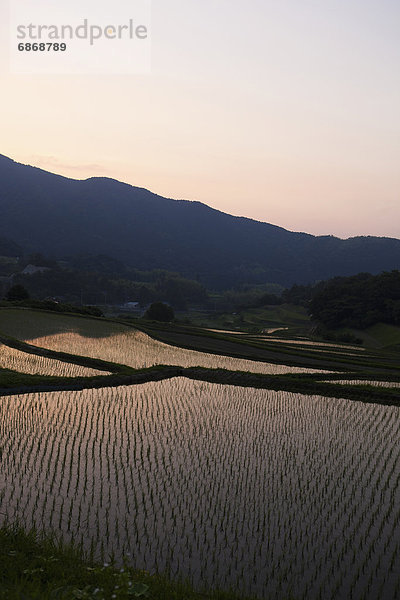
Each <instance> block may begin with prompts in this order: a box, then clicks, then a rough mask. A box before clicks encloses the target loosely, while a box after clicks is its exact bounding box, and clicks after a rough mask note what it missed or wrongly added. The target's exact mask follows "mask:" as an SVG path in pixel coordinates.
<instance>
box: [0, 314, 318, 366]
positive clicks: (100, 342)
mask: <svg viewBox="0 0 400 600" xmlns="http://www.w3.org/2000/svg"><path fill="white" fill-rule="evenodd" d="M6 312H8V313H9V318H8V320H7V319H6V318H4V315H5V313H6ZM0 331H1V332H3V333H5V334H6V335H10V336H13V337H16V338H18V339H22V340H25V341H29V343H30V344H33V345H35V346H39V347H41V348H47V349H50V350H57V351H61V352H68V353H71V354H78V355H80V356H88V357H91V358H100V359H102V360H105V361H110V362H116V363H120V364H125V365H128V366H130V367H134V368H138V369H139V368H144V367H151V366H153V365H162V364H164V365H176V366H181V367H206V368H213V369H215V368H221V369H229V370H231V371H249V372H251V373H265V374H284V373H327V372H329V371H323V370H318V369H308V368H302V367H290V366H287V365H276V364H272V363H265V362H258V361H253V360H245V359H239V358H231V357H229V356H217V355H215V354H206V353H203V352H197V351H195V350H186V349H184V348H177V347H175V346H169V345H168V344H164V343H162V342H159V341H157V340H154V339H152V338H151V337H149V336H148V335H146V334H145V333H142V332H141V331H136V330H134V329H132V328H130V327H125V326H124V325H119V324H113V323H107V322H102V321H96V320H93V319H80V318H74V317H69V316H62V315H61V316H60V315H51V314H50V315H49V314H47V313H45V314H44V315H40V314H39V316H38V317H37V313H34V316H32V313H30V311H15V310H14V311H0Z"/></svg>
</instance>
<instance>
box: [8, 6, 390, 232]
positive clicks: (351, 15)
mask: <svg viewBox="0 0 400 600" xmlns="http://www.w3.org/2000/svg"><path fill="white" fill-rule="evenodd" d="M11 1H14V0H11ZM127 1H128V0H127ZM84 3H85V0H82V4H83V5H84ZM37 4H40V0H37ZM105 4H107V5H110V3H108V2H107V3H105ZM0 13H1V14H0V17H1V30H0V32H1V45H0V85H1V109H2V110H1V114H0V131H1V146H0V154H4V155H6V156H9V157H11V158H13V159H14V160H17V161H19V162H23V163H28V164H32V165H35V166H38V167H41V168H43V169H46V170H49V171H52V172H56V173H60V174H62V175H66V176H68V177H73V178H79V179H81V178H86V177H91V176H107V177H113V178H115V179H119V180H122V181H125V182H127V183H130V184H132V185H136V186H140V187H146V188H148V189H151V190H152V191H154V192H156V193H158V194H161V195H163V196H168V197H172V198H184V199H188V200H199V201H201V202H204V203H206V204H208V205H210V206H212V207H214V208H217V209H220V210H223V211H225V212H229V213H231V214H235V215H241V216H248V217H252V218H255V219H258V220H261V221H267V222H269V223H274V224H276V225H280V226H282V227H285V228H287V229H290V230H296V231H306V232H309V233H313V234H334V235H337V236H339V237H349V236H353V235H380V236H391V237H397V238H400V108H399V107H400V42H399V30H400V4H399V2H398V0H380V1H375V0H274V1H269V0H252V1H250V2H246V3H245V2H238V1H237V0H229V1H228V0H202V1H201V2H199V0H196V1H195V0H181V1H179V0H169V1H168V2H165V0H164V1H161V0H153V3H152V24H151V38H152V69H151V72H150V73H149V74H146V75H94V74H88V75H79V76H78V75H47V76H44V75H33V74H32V75H15V74H13V73H12V72H10V70H9V66H8V56H7V54H8V41H7V40H8V36H9V31H8V17H7V11H6V7H5V6H3V5H2V8H1V9H0Z"/></svg>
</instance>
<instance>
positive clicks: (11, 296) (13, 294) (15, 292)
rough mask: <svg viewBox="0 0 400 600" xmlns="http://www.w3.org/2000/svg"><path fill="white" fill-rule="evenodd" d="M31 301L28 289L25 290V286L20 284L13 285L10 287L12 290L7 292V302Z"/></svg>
mask: <svg viewBox="0 0 400 600" xmlns="http://www.w3.org/2000/svg"><path fill="white" fill-rule="evenodd" d="M28 299H29V292H28V290H27V289H26V288H24V286H23V285H20V284H19V283H17V284H15V285H13V286H12V287H10V289H9V290H8V292H7V295H6V300H10V301H13V300H28Z"/></svg>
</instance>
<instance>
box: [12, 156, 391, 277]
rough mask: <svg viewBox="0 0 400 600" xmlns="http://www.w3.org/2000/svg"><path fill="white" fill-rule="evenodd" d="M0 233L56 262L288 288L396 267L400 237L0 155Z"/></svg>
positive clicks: (28, 249)
mask: <svg viewBox="0 0 400 600" xmlns="http://www.w3.org/2000/svg"><path fill="white" fill-rule="evenodd" d="M0 211H1V215H2V219H1V221H0V236H2V237H7V238H8V239H11V240H13V241H14V242H15V243H16V244H18V245H19V246H22V247H23V248H25V249H26V250H27V251H32V252H42V253H44V254H46V255H49V256H53V257H56V258H62V257H63V256H67V255H68V256H72V255H77V254H107V255H109V256H112V257H114V258H117V259H119V260H122V261H123V262H125V263H126V264H130V265H132V266H136V267H137V268H140V269H152V268H164V269H168V270H174V271H178V272H180V273H182V274H183V275H185V276H190V277H197V278H199V279H200V280H202V281H203V282H204V283H206V284H207V285H209V286H211V287H219V286H223V287H228V286H232V285H238V284H243V283H249V284H251V283H252V284H254V283H263V282H265V281H269V282H274V283H280V284H282V285H291V284H293V283H309V282H313V281H316V280H320V279H326V278H329V277H332V276H335V275H352V274H355V273H356V272H360V271H368V272H372V273H377V272H380V271H382V270H392V269H396V268H399V265H400V240H398V239H396V238H389V237H375V236H356V237H353V238H347V239H345V240H343V239H341V238H337V237H335V236H331V235H324V236H314V235H312V234H309V233H304V232H291V231H289V230H287V229H285V228H283V227H280V226H278V225H272V224H270V223H264V222H262V221H257V220H255V219H250V218H248V217H239V216H234V215H229V214H228V213H224V212H222V211H220V210H218V209H215V208H212V207H209V206H207V205H206V204H203V203H202V202H199V201H191V200H183V199H180V200H175V199H172V198H164V197H163V196H160V195H158V194H154V193H153V192H151V191H149V190H147V189H145V188H142V187H135V186H132V185H130V184H128V183H124V182H120V181H118V180H116V179H112V178H108V177H90V178H88V179H84V180H77V179H72V178H68V177H64V176H63V175H57V174H54V173H50V172H48V171H45V170H43V169H39V168H37V167H32V166H29V165H22V164H20V163H18V162H16V161H13V160H12V159H10V158H8V157H6V156H4V155H0Z"/></svg>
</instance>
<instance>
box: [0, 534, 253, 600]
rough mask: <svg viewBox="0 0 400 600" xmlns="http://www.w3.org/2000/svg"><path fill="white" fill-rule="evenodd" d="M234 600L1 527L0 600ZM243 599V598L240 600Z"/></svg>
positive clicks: (227, 596)
mask: <svg viewBox="0 0 400 600" xmlns="http://www.w3.org/2000/svg"><path fill="white" fill-rule="evenodd" d="M133 598H143V599H145V598H148V600H172V599H175V600H207V599H209V600H238V598H239V597H238V596H237V595H235V594H234V593H230V592H222V591H221V592H219V591H214V592H205V593H199V592H196V591H194V590H193V588H192V587H191V586H190V585H189V584H185V583H179V582H173V581H172V580H171V579H169V578H168V577H167V576H161V575H150V574H149V573H147V572H145V571H139V570H135V569H133V568H130V567H128V566H125V567H124V568H123V569H120V568H117V567H115V566H114V565H112V564H111V565H107V566H105V565H101V564H98V563H95V562H94V561H93V560H88V559H87V558H85V557H84V555H83V554H82V552H81V551H80V550H79V549H78V548H76V547H74V546H72V545H65V544H62V543H59V542H57V541H55V540H54V539H52V538H49V537H44V536H41V535H39V534H38V533H36V532H35V531H31V532H29V533H27V532H25V531H24V530H23V529H22V528H20V527H16V526H3V527H2V528H0V600H55V599H59V600H77V599H85V600H114V599H116V600H128V599H130V600H131V599H133ZM242 600H244V599H242Z"/></svg>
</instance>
